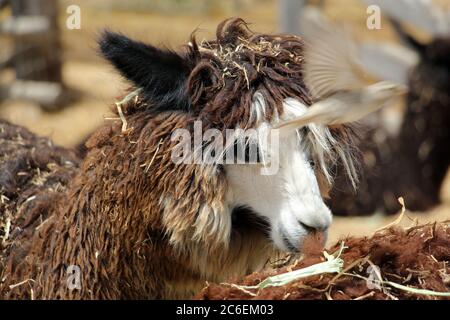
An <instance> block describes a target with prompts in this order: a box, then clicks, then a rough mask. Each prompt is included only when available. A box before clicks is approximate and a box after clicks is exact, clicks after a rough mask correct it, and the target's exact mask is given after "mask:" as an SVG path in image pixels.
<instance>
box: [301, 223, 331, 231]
mask: <svg viewBox="0 0 450 320" xmlns="http://www.w3.org/2000/svg"><path fill="white" fill-rule="evenodd" d="M298 223H299V224H300V225H301V226H302V228H304V229H305V230H306V231H308V233H313V232H324V231H326V230H327V229H328V226H325V225H320V226H310V225H307V224H305V223H303V222H301V221H299V222H298Z"/></svg>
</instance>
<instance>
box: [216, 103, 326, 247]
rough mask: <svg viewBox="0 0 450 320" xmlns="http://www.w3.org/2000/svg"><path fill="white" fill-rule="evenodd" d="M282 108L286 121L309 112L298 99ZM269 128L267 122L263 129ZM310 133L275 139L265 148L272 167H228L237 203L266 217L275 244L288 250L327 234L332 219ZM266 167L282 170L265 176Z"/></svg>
mask: <svg viewBox="0 0 450 320" xmlns="http://www.w3.org/2000/svg"><path fill="white" fill-rule="evenodd" d="M283 107H284V117H283V118H284V119H285V120H289V119H292V118H295V117H297V116H299V115H301V114H302V113H303V112H304V111H305V110H306V106H304V105H303V104H301V103H300V102H299V101H298V100H295V99H287V100H285V102H284V103H283ZM267 126H269V125H268V124H267V123H266V122H264V123H262V124H261V125H260V126H259V128H266V127H267ZM275 130H276V129H275ZM307 134H308V133H307V132H305V130H303V131H302V132H301V131H292V132H287V133H282V134H281V135H280V136H279V140H278V141H277V140H274V141H272V140H271V141H270V143H271V145H270V146H265V147H264V146H261V147H260V148H259V152H260V153H263V154H261V158H263V159H264V158H269V159H271V160H269V161H268V162H270V163H266V164H261V163H260V164H254V163H253V164H251V163H249V164H230V165H227V166H225V171H226V175H227V179H228V181H229V185H230V189H231V193H232V194H233V201H234V203H233V205H234V206H239V207H241V206H243V207H247V208H249V209H251V211H253V212H254V213H255V214H256V215H258V216H259V217H261V218H263V219H265V220H266V221H267V222H268V225H269V226H270V237H271V239H272V241H273V242H274V243H275V245H276V246H277V247H278V248H280V249H281V250H285V251H297V250H299V249H300V248H301V244H302V240H303V239H304V238H305V237H306V236H307V235H308V234H309V233H311V232H315V231H318V232H323V233H325V234H326V232H327V229H328V227H329V225H330V223H331V220H332V216H331V212H330V210H329V209H328V207H327V206H326V205H325V203H324V201H323V199H322V196H321V192H320V189H319V185H318V182H317V178H316V173H315V166H316V164H315V163H314V160H313V159H314V157H313V155H312V154H311V151H312V149H311V146H310V141H309V140H308V137H307ZM274 144H276V146H275V147H274V146H273V145H274ZM274 153H276V154H274ZM273 162H277V163H276V164H274V163H273ZM264 165H268V166H271V167H274V166H275V165H276V166H277V168H272V170H271V172H270V173H269V174H264V173H263V172H262V169H263V168H262V167H263V166H264ZM317 165H319V164H317Z"/></svg>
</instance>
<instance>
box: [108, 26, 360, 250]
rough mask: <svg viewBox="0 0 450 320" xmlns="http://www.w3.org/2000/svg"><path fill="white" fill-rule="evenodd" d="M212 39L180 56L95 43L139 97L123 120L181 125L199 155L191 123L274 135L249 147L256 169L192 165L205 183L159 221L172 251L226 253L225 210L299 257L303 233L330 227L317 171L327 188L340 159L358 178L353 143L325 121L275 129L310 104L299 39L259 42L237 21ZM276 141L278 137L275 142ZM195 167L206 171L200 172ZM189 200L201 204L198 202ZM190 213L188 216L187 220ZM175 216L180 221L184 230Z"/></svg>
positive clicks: (117, 42) (113, 37)
mask: <svg viewBox="0 0 450 320" xmlns="http://www.w3.org/2000/svg"><path fill="white" fill-rule="evenodd" d="M216 35H217V39H215V40H212V41H203V42H202V43H201V44H200V45H199V44H197V43H196V41H195V39H193V40H192V41H191V43H190V45H189V46H187V47H185V49H184V51H181V52H179V53H176V52H173V51H169V50H164V49H159V48H156V47H153V46H151V45H148V44H144V43H142V42H137V41H134V40H131V39H129V38H127V37H125V36H123V35H120V34H116V33H110V32H105V33H104V35H103V36H102V38H101V39H100V49H101V52H102V54H103V55H104V57H105V58H106V59H108V60H109V61H110V62H111V63H112V64H113V65H114V66H115V67H116V68H117V69H118V70H119V71H120V73H121V74H122V75H123V76H124V77H125V78H126V79H128V80H130V81H131V82H133V84H134V87H135V88H139V89H140V98H142V100H143V101H145V103H144V104H142V105H141V106H139V107H136V108H131V109H130V110H126V112H125V116H130V115H131V113H132V112H134V113H139V114H141V115H142V117H145V119H147V120H148V121H150V122H151V121H152V119H154V117H156V116H158V115H159V114H161V113H164V114H172V113H173V114H176V115H178V116H181V117H184V119H186V121H185V122H183V128H182V129H184V130H186V131H188V134H187V135H186V136H189V137H192V136H193V137H194V139H193V140H194V150H201V149H202V148H203V147H204V145H203V146H201V147H200V148H195V128H196V123H200V124H201V125H200V127H201V129H202V130H203V131H207V130H210V129H212V130H214V131H215V132H216V133H220V134H222V137H224V138H225V137H226V131H227V130H229V129H231V130H236V129H245V130H247V129H252V130H256V131H257V132H258V133H260V134H262V136H263V137H267V136H269V137H270V138H269V139H268V140H266V142H261V141H260V140H257V141H252V138H250V139H247V141H249V142H251V143H250V144H251V145H254V144H256V145H258V147H259V148H258V157H256V159H258V161H256V162H257V163H244V164H239V163H231V164H230V163H229V162H225V163H223V162H221V163H215V162H213V163H195V162H194V163H189V164H188V167H189V170H190V172H197V173H195V174H196V175H197V176H192V177H190V179H187V180H186V181H202V183H203V185H201V186H200V187H199V186H197V187H196V189H195V190H189V193H188V194H189V197H191V198H188V199H182V200H183V201H179V200H177V201H178V202H177V201H175V202H176V203H172V204H171V205H170V206H168V205H167V204H165V205H164V206H165V207H164V208H162V209H163V211H170V212H169V213H167V212H166V213H164V215H165V216H164V217H163V218H164V219H163V220H164V221H165V222H164V223H165V225H164V227H165V228H167V229H168V230H167V231H168V234H171V235H172V236H171V238H170V241H171V243H181V242H183V240H185V239H189V240H192V241H204V242H207V245H208V246H209V247H212V246H213V244H215V245H216V246H215V247H217V244H218V245H220V246H223V245H228V244H229V243H231V240H230V239H231V238H230V237H231V235H232V213H231V212H233V211H234V209H235V208H238V207H247V208H248V209H250V210H251V211H253V212H254V213H256V214H257V215H258V216H259V217H261V218H263V219H265V220H266V221H267V222H268V224H269V225H270V238H271V239H272V241H273V242H274V243H275V244H276V246H278V247H279V248H280V249H283V250H290V251H295V250H299V248H300V247H301V243H302V240H303V239H304V238H305V236H306V235H307V234H308V233H310V232H311V231H313V230H317V231H321V232H326V230H327V228H328V226H329V225H330V223H331V213H330V210H329V209H328V208H327V207H326V205H325V204H324V202H323V199H322V197H321V190H320V188H319V183H318V178H317V177H318V173H319V172H320V173H321V174H320V176H322V177H325V180H327V182H328V183H330V182H331V175H330V174H329V169H330V167H333V166H334V164H335V163H336V162H337V159H342V160H343V164H344V167H345V168H346V171H347V172H348V173H349V172H350V176H352V175H353V176H354V172H355V170H354V167H353V164H352V161H351V159H349V157H348V156H349V155H350V153H351V152H350V151H349V150H350V149H351V147H352V145H353V144H352V140H351V136H352V134H351V130H349V128H348V127H346V126H345V125H343V126H339V127H337V128H336V127H335V128H328V127H327V126H326V124H325V123H324V122H323V121H322V122H320V121H319V123H324V124H323V125H316V124H313V123H306V124H303V125H302V126H301V127H297V126H295V125H294V126H293V125H289V126H287V127H286V128H282V129H280V130H278V129H276V130H275V126H276V125H279V124H283V123H285V122H286V121H289V120H290V119H294V121H295V119H297V118H298V117H299V116H301V115H302V114H306V113H307V110H309V109H311V108H309V107H307V106H310V105H311V104H312V100H311V97H310V95H309V93H308V90H307V89H306V87H305V84H304V81H303V80H304V77H303V61H304V59H303V41H302V40H301V38H299V37H296V36H289V35H288V36H279V35H260V34H255V33H253V32H251V31H250V30H249V29H248V27H247V25H246V24H245V22H244V21H242V20H241V19H231V20H227V21H224V22H223V23H222V24H220V25H219V27H218V29H217V32H216ZM320 115H321V114H319V116H320ZM134 116H137V115H134ZM316 118H317V117H316ZM319 120H321V119H319ZM175 129H179V128H174V129H173V130H175ZM210 132H211V131H210ZM272 133H276V134H275V137H276V138H274V139H272V136H273V135H272ZM158 139H160V138H158ZM161 139H171V137H170V136H164V137H161ZM200 140H201V139H200ZM263 140H264V139H263ZM171 141H172V140H171ZM214 141H216V140H214ZM155 143H158V142H157V141H156V142H155ZM229 147H234V146H233V143H230V144H226V145H225V148H224V150H223V151H224V153H223V154H224V155H227V154H228V153H227V151H228V148H229ZM202 151H204V150H202ZM182 154H183V155H184V152H183V153H182ZM214 154H215V155H217V154H222V153H220V152H219V153H217V152H214ZM181 158H183V159H184V156H183V157H181ZM194 158H195V157H194ZM220 160H221V158H220V157H219V161H220ZM171 165H172V164H171ZM199 166H200V168H202V167H201V166H204V167H203V168H202V169H206V170H196V168H199ZM154 167H158V166H157V165H156V164H155V163H153V166H152V167H151V168H150V170H152V168H154ZM179 168H183V166H178V167H175V168H174V169H173V170H172V172H174V174H175V175H180V176H181V175H184V174H185V172H181V171H182V170H183V169H179ZM184 168H186V166H185V167H184ZM222 168H223V170H222ZM267 168H269V172H268V173H267V170H265V169H267ZM177 170H179V172H178V171H177ZM264 171H266V174H263V172H264ZM202 174H204V175H206V177H201V175H202ZM205 181H207V182H205ZM177 183H179V181H178V180H177V177H176V176H174V177H173V179H170V181H168V182H167V183H166V185H164V190H166V188H171V187H173V189H176V188H175V185H176V184H177ZM172 184H173V185H172ZM205 184H207V185H205ZM321 184H322V183H321ZM161 196H162V197H164V195H161ZM195 199H204V200H202V201H204V203H201V204H198V201H196V200H195ZM172 202H173V201H172ZM179 203H181V204H182V205H184V206H189V205H190V206H191V207H190V208H186V207H183V208H182V209H180V212H178V211H177V210H175V209H174V208H175V207H177V206H181V205H179ZM165 208H168V209H167V210H165ZM187 211H189V212H193V213H192V214H190V215H189V219H191V220H188V217H187V215H186V212H187ZM180 217H183V219H184V220H183V221H181V222H180V221H179V219H180ZM192 229H194V231H193V232H192V234H191V233H190V232H191V231H190V230H192ZM244 236H245V235H244ZM199 239H200V240H199Z"/></svg>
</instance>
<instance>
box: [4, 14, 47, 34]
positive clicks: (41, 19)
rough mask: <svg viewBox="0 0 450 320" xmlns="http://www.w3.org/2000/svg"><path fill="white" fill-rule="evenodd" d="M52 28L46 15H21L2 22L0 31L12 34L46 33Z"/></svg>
mask: <svg viewBox="0 0 450 320" xmlns="http://www.w3.org/2000/svg"><path fill="white" fill-rule="evenodd" d="M49 30H50V21H49V19H48V18H47V17H45V16H21V17H14V18H9V19H7V20H6V21H3V22H2V23H1V24H0V32H1V33H4V34H8V35H12V36H27V35H36V34H44V33H47V32H48V31H49Z"/></svg>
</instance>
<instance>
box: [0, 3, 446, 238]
mask: <svg viewBox="0 0 450 320" xmlns="http://www.w3.org/2000/svg"><path fill="white" fill-rule="evenodd" d="M253 2H255V1H254V0H248V1H243V3H244V4H245V3H247V4H246V5H245V6H244V8H241V9H240V10H241V11H236V10H235V9H233V8H231V9H230V7H223V8H219V9H217V8H216V9H214V8H213V9H211V10H210V11H208V12H206V13H205V12H203V13H184V12H172V13H170V14H169V13H141V12H117V11H114V10H111V9H108V8H109V7H108V6H107V4H108V3H110V1H107V0H104V1H98V2H92V1H87V0H78V1H75V2H74V3H77V4H79V5H80V7H81V9H82V29H81V30H68V29H66V28H64V27H63V28H61V32H62V36H61V38H62V43H63V49H64V67H63V77H64V82H65V84H66V85H67V87H69V88H70V90H71V92H72V95H73V96H74V97H75V100H74V101H73V102H72V103H70V104H69V105H67V106H66V107H65V108H64V109H63V110H61V111H59V112H54V113H47V112H44V111H42V110H41V109H40V108H39V107H38V106H37V105H35V104H33V103H29V102H24V101H4V102H2V103H0V117H1V118H5V119H8V120H10V121H12V122H13V123H16V124H20V125H23V126H25V127H27V128H29V129H30V130H31V131H33V132H35V133H37V134H39V135H44V136H48V137H50V138H51V139H53V140H54V141H55V142H56V143H58V144H60V145H64V146H68V147H72V146H75V145H77V144H78V143H79V142H80V141H81V140H83V139H84V138H86V137H87V136H88V135H89V134H90V133H92V132H93V131H94V130H95V128H97V127H98V126H100V125H101V124H102V123H103V122H104V121H109V120H105V117H108V115H109V108H110V106H111V105H112V104H113V102H114V98H115V97H117V96H119V95H121V93H122V92H123V90H124V89H125V88H126V87H127V84H126V83H125V82H124V81H123V80H121V79H120V78H119V77H118V76H117V74H116V73H115V72H114V71H113V69H112V68H111V67H109V66H107V65H106V64H105V63H104V62H103V61H102V60H101V59H100V58H99V57H98V55H97V53H96V49H95V48H96V45H95V38H96V37H97V35H98V34H99V31H100V30H101V29H103V28H105V27H110V28H112V29H113V30H120V31H121V32H124V33H126V34H129V35H131V36H133V37H136V38H138V39H142V40H145V41H149V42H151V43H154V44H160V43H164V44H166V45H168V46H171V47H176V46H178V45H180V44H183V43H186V42H187V40H188V39H189V35H190V33H191V32H192V30H194V29H195V28H200V31H199V34H198V37H199V38H200V39H201V38H202V37H211V36H212V35H213V34H214V29H215V26H216V25H217V23H218V22H220V21H221V20H223V19H224V18H225V17H228V16H236V15H239V16H242V17H243V18H245V19H246V20H248V21H250V22H252V23H253V26H252V27H253V29H255V30H258V31H261V32H275V31H276V30H277V14H276V6H275V1H270V0H263V1H260V2H258V4H259V5H257V6H254V5H251V4H252V3H253ZM328 3H329V4H328V5H327V7H326V8H325V11H326V13H327V14H328V16H329V17H331V18H332V19H333V20H336V21H345V22H346V23H347V24H349V25H350V26H351V27H352V28H351V29H352V31H353V33H354V34H355V35H356V36H357V37H359V38H361V37H364V38H365V39H372V40H378V41H380V40H383V41H396V39H395V36H394V35H393V33H392V31H391V30H390V29H389V28H388V26H385V24H383V26H385V27H383V29H382V30H377V31H370V32H369V31H367V29H366V28H361V26H362V25H365V18H366V13H365V10H364V8H363V7H361V6H360V5H358V3H359V1H356V0H334V1H328ZM66 4H72V1H70V3H69V2H68V1H65V0H63V1H61V17H60V21H61V25H62V26H63V25H64V24H65V17H66V16H65V7H64V6H65V5H66ZM442 199H443V201H444V204H443V205H441V206H439V207H437V208H435V209H433V210H431V211H430V212H427V213H409V212H408V216H410V217H411V218H412V219H415V218H417V219H419V221H420V222H427V221H442V220H446V219H450V173H449V174H448V175H447V179H446V183H445V184H444V187H443V190H442ZM406 206H407V204H406ZM399 208H400V206H399ZM394 219H395V217H383V216H380V215H375V216H372V217H352V218H341V217H336V218H335V220H334V223H333V226H332V228H331V230H330V236H329V242H332V241H335V240H337V239H339V238H340V237H342V236H346V235H349V234H352V235H370V234H371V233H373V232H374V231H375V230H376V229H378V228H380V227H382V226H384V225H386V224H388V223H389V222H391V221H393V220H394ZM403 223H405V224H408V223H411V221H410V220H409V219H408V218H405V219H404V220H403Z"/></svg>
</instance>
